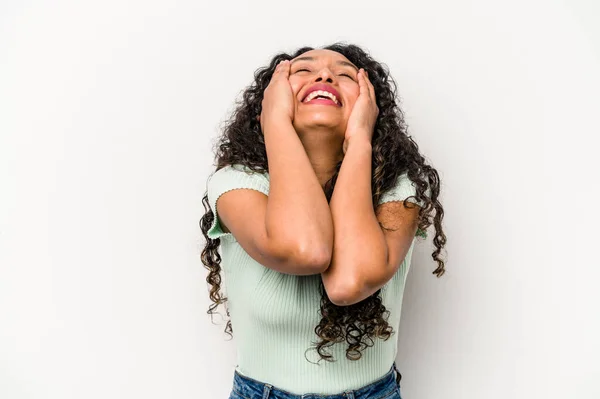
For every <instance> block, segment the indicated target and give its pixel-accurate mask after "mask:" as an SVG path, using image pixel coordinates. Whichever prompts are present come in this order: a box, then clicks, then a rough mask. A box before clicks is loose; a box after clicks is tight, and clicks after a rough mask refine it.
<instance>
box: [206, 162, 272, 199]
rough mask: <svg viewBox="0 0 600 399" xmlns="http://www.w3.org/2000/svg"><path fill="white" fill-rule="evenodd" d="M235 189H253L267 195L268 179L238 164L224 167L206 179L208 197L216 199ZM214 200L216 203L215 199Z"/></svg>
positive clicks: (262, 174)
mask: <svg viewBox="0 0 600 399" xmlns="http://www.w3.org/2000/svg"><path fill="white" fill-rule="evenodd" d="M236 188H247V189H254V190H257V191H260V192H262V193H263V194H265V195H268V193H269V178H268V176H267V175H266V174H265V173H261V172H256V171H253V170H252V169H250V168H249V167H247V166H245V165H240V164H233V165H227V166H224V167H222V168H221V169H219V170H217V171H216V172H214V173H213V174H212V175H211V176H210V177H209V178H208V182H207V190H208V194H209V197H210V196H213V197H214V196H217V197H218V196H220V195H221V194H223V193H224V192H226V191H229V190H233V189H236ZM214 199H215V201H216V198H214Z"/></svg>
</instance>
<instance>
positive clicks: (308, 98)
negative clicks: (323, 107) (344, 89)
mask: <svg viewBox="0 0 600 399" xmlns="http://www.w3.org/2000/svg"><path fill="white" fill-rule="evenodd" d="M317 96H326V97H329V98H330V99H332V100H333V102H334V103H336V104H338V105H339V104H340V103H339V101H338V100H337V97H336V96H334V95H333V94H331V93H330V92H328V91H325V90H317V91H313V92H312V93H310V94H309V95H308V96H306V99H305V100H304V102H305V103H307V102H309V101H311V100H312V99H314V98H315V97H317Z"/></svg>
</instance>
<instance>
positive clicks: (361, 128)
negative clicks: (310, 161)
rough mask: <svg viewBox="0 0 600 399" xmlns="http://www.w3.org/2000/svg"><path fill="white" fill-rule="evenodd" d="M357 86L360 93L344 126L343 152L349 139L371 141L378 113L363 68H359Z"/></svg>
mask: <svg viewBox="0 0 600 399" xmlns="http://www.w3.org/2000/svg"><path fill="white" fill-rule="evenodd" d="M358 86H359V88H360V93H359V95H358V98H357V99H356V102H355V103H354V107H353V108H352V112H351V113H350V117H349V118H348V124H347V126H346V135H345V140H344V145H343V151H344V154H345V153H346V150H347V149H348V145H349V144H350V140H353V141H354V140H355V139H356V138H360V139H363V140H367V141H368V142H369V143H371V140H372V138H373V130H374V128H375V122H376V121H377V116H378V115H379V108H378V107H377V102H376V100H375V88H374V87H373V84H372V83H371V82H370V81H369V78H368V77H367V74H366V72H365V70H364V69H363V68H360V70H359V71H358Z"/></svg>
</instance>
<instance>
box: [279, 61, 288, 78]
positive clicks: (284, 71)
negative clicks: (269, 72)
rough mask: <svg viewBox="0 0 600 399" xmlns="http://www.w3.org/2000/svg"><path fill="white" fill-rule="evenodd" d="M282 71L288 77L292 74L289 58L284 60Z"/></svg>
mask: <svg viewBox="0 0 600 399" xmlns="http://www.w3.org/2000/svg"><path fill="white" fill-rule="evenodd" d="M281 72H282V73H283V75H284V76H285V77H286V78H287V77H289V76H290V61H289V60H284V61H283V63H282V64H281Z"/></svg>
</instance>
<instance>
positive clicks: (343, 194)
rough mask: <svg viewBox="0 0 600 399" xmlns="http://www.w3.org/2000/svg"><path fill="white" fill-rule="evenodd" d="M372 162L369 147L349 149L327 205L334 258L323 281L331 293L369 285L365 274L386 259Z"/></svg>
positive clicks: (358, 145)
mask: <svg viewBox="0 0 600 399" xmlns="http://www.w3.org/2000/svg"><path fill="white" fill-rule="evenodd" d="M371 159H372V147H371V143H369V142H366V141H364V142H361V141H358V142H351V143H350V144H349V145H348V149H347V151H346V154H345V157H344V161H343V163H342V167H341V169H340V173H339V176H338V179H337V181H336V185H335V189H334V192H333V195H332V198H331V201H330V203H329V206H330V209H331V215H332V218H333V226H334V243H333V256H332V260H331V264H330V266H329V268H328V269H327V270H326V271H325V272H323V273H322V278H323V281H324V283H326V284H325V285H326V288H327V287H329V289H330V290H331V291H332V292H334V293H340V292H349V291H353V292H356V291H361V290H362V288H363V287H365V286H366V285H367V284H368V281H366V279H367V276H368V275H369V274H368V273H365V270H368V268H369V267H370V265H378V264H384V262H385V261H386V259H387V246H386V242H385V237H384V235H383V232H382V231H381V227H380V226H379V223H378V220H377V217H376V216H375V212H374V210H373V199H372V194H371V179H372V170H371V169H372V168H371Z"/></svg>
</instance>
